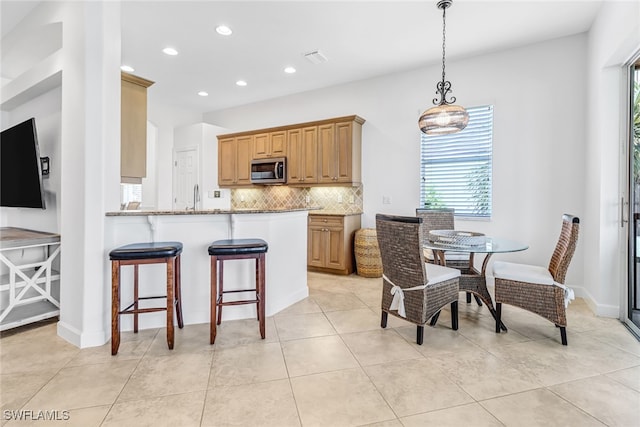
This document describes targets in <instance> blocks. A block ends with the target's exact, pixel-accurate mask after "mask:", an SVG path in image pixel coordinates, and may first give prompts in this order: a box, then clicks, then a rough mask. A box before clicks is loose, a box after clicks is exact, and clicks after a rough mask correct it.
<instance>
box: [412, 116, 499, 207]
mask: <svg viewBox="0 0 640 427" xmlns="http://www.w3.org/2000/svg"><path fill="white" fill-rule="evenodd" d="M467 112H468V113H469V124H468V125H467V127H466V128H465V129H463V130H462V131H460V132H457V133H453V134H448V135H426V134H424V133H421V134H420V135H421V144H420V145H421V148H420V155H421V162H420V177H421V185H420V205H421V206H423V207H427V208H429V207H431V208H445V207H446V208H453V209H455V213H456V216H464V217H478V218H490V217H491V205H492V202H491V188H492V151H493V148H492V146H493V106H492V105H488V106H481V107H469V108H467Z"/></svg>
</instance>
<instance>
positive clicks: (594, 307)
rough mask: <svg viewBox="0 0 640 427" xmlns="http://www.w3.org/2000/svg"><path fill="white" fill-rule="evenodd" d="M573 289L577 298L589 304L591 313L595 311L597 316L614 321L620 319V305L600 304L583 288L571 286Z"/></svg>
mask: <svg viewBox="0 0 640 427" xmlns="http://www.w3.org/2000/svg"><path fill="white" fill-rule="evenodd" d="M571 289H573V291H574V293H575V295H576V297H578V298H582V299H583V300H584V301H585V302H586V303H587V305H588V306H589V308H590V309H591V311H593V313H594V314H595V315H596V316H599V317H610V318H613V319H619V318H620V306H619V305H609V304H600V303H598V302H597V301H596V299H595V298H593V296H592V295H591V294H590V293H589V291H587V290H586V289H585V288H583V287H581V286H571Z"/></svg>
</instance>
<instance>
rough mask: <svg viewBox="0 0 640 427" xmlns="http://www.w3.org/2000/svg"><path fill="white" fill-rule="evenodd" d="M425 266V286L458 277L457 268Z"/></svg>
mask: <svg viewBox="0 0 640 427" xmlns="http://www.w3.org/2000/svg"><path fill="white" fill-rule="evenodd" d="M425 266H426V268H427V279H429V281H428V282H427V285H432V284H434V283H440V282H445V281H447V280H451V279H455V278H456V277H460V270H458V269H457V268H449V267H443V266H441V265H437V264H425Z"/></svg>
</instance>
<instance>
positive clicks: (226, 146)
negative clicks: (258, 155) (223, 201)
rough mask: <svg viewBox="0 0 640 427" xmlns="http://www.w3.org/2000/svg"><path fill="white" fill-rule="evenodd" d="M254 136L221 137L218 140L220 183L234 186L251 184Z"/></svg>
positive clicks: (223, 185)
mask: <svg viewBox="0 0 640 427" xmlns="http://www.w3.org/2000/svg"><path fill="white" fill-rule="evenodd" d="M252 148H253V138H252V137H251V136H242V137H237V138H221V139H219V140H218V185H219V186H221V187H234V186H241V185H249V184H251V151H252Z"/></svg>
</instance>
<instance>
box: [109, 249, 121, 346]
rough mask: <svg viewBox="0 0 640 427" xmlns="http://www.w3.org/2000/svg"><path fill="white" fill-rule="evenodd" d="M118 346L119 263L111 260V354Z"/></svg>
mask: <svg viewBox="0 0 640 427" xmlns="http://www.w3.org/2000/svg"><path fill="white" fill-rule="evenodd" d="M119 347H120V263H119V262H118V261H112V262H111V354H112V355H115V354H117V353H118V348H119Z"/></svg>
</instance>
